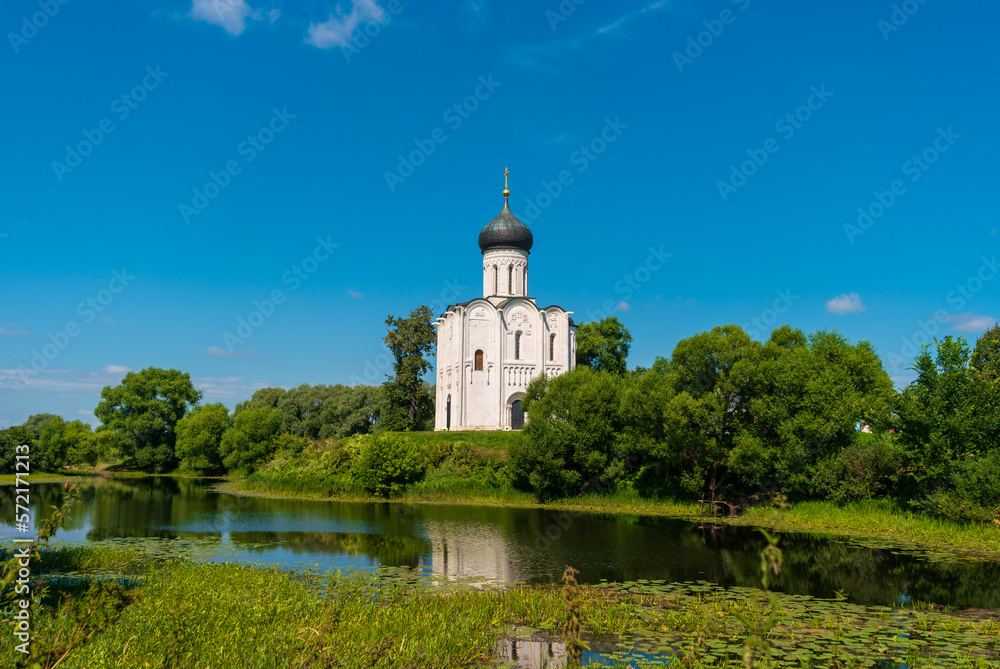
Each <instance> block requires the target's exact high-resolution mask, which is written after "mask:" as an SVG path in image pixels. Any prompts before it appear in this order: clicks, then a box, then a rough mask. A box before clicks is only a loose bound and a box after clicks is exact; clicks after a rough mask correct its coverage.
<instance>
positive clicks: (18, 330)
mask: <svg viewBox="0 0 1000 669" xmlns="http://www.w3.org/2000/svg"><path fill="white" fill-rule="evenodd" d="M26 334H31V333H30V332H28V328H26V327H24V326H23V325H18V324H17V323H0V335H26Z"/></svg>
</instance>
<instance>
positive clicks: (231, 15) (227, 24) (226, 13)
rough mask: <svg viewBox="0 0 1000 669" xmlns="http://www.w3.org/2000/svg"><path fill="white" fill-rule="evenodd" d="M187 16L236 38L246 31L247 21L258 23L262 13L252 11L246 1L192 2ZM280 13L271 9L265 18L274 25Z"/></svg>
mask: <svg viewBox="0 0 1000 669" xmlns="http://www.w3.org/2000/svg"><path fill="white" fill-rule="evenodd" d="M188 16H189V17H191V18H192V19H194V20H196V21H205V22H206V23H211V24H212V25H214V26H220V27H221V28H222V29H223V30H225V31H226V32H227V33H229V34H230V35H233V36H236V35H239V34H240V33H242V32H243V31H244V30H246V27H247V19H253V20H254V21H260V20H262V19H263V18H264V12H262V11H261V10H259V9H252V8H251V7H250V5H248V4H247V2H246V0H192V2H191V11H190V12H189V13H188ZM279 16H281V11H280V10H278V9H272V10H271V11H269V12H268V13H267V17H268V18H269V19H270V20H271V23H274V22H275V21H277V20H278V17H279Z"/></svg>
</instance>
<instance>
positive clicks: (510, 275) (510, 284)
mask: <svg viewBox="0 0 1000 669" xmlns="http://www.w3.org/2000/svg"><path fill="white" fill-rule="evenodd" d="M507 294H508V295H513V294H514V266H513V265H507Z"/></svg>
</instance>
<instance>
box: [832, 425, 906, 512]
mask: <svg viewBox="0 0 1000 669" xmlns="http://www.w3.org/2000/svg"><path fill="white" fill-rule="evenodd" d="M900 466H901V465H900V458H899V453H898V449H897V447H896V445H895V444H894V443H893V441H892V437H890V436H889V435H876V434H865V433H858V434H857V435H856V437H855V440H854V442H853V443H852V444H851V445H850V446H848V447H847V448H845V449H844V450H842V451H840V452H838V453H837V454H836V455H833V456H831V457H829V458H827V459H825V460H823V461H821V462H819V463H818V464H817V466H816V473H815V475H814V476H813V487H814V489H815V492H816V493H818V494H819V495H821V496H823V497H825V498H827V499H829V500H831V501H834V502H851V501H854V500H861V499H873V498H875V497H879V496H881V495H883V494H885V493H886V492H887V491H890V490H892V489H893V487H894V483H895V481H896V478H897V476H898V474H899V470H900Z"/></svg>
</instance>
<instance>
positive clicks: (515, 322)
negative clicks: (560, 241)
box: [435, 187, 576, 430]
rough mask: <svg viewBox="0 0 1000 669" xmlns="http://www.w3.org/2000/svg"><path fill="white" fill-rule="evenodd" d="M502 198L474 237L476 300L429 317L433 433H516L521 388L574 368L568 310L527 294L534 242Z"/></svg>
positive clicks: (519, 421)
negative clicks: (433, 345)
mask: <svg viewBox="0 0 1000 669" xmlns="http://www.w3.org/2000/svg"><path fill="white" fill-rule="evenodd" d="M503 195H504V204H503V210H502V211H501V212H500V213H499V214H498V215H497V217H496V218H494V219H493V220H492V221H490V222H489V223H487V224H486V226H485V227H484V228H483V229H482V230H481V231H480V232H479V249H480V251H481V252H482V256H483V296H482V297H480V298H476V299H473V300H469V301H468V302H463V303H461V304H455V305H452V306H449V307H448V308H447V309H446V310H445V313H444V314H443V315H441V316H440V317H439V318H438V319H437V323H436V326H437V393H436V398H435V399H436V402H435V412H436V415H435V429H437V430H510V429H513V430H518V429H521V427H523V425H524V412H523V411H522V409H521V399H522V398H523V397H524V391H525V389H526V388H527V386H528V383H530V382H531V380H532V379H534V378H535V377H537V376H538V375H540V374H546V375H548V376H557V375H559V374H562V373H563V372H566V371H568V370H570V369H572V368H573V367H574V366H575V365H576V325H575V324H574V323H573V319H572V318H571V317H570V315H571V314H572V313H573V312H572V311H566V310H565V309H563V308H562V307H559V306H549V307H539V306H538V305H537V304H536V302H535V298H533V297H529V292H528V256H529V255H530V254H531V246H532V244H533V242H534V239H533V237H532V234H531V230H529V229H528V226H527V225H525V224H524V223H523V222H521V221H520V220H519V219H518V218H517V217H516V216H514V214H513V213H511V211H510V207H509V206H508V203H507V198H508V197H509V196H510V191H509V190H507V189H506V187H505V188H504V192H503Z"/></svg>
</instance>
